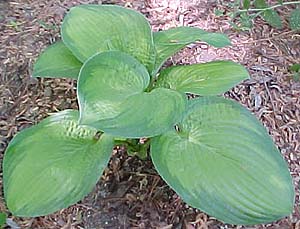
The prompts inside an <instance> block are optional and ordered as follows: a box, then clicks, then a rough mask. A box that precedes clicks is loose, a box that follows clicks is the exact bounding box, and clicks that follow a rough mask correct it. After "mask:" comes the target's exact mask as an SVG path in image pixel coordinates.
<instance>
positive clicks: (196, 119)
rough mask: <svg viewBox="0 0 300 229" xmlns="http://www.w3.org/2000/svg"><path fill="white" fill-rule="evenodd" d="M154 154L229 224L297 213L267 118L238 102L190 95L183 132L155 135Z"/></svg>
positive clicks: (183, 189) (199, 204) (171, 180)
mask: <svg viewBox="0 0 300 229" xmlns="http://www.w3.org/2000/svg"><path fill="white" fill-rule="evenodd" d="M151 157H152V160H153V163H154V165H155V168H156V169H157V170H158V172H159V173H160V175H161V176H162V177H163V179H164V180H165V181H166V182H167V183H168V184H169V185H170V186H171V187H172V188H173V189H174V190H175V191H176V192H177V194H178V195H180V196H181V197H182V198H183V200H184V201H185V202H186V203H187V204H189V205H191V206H192V207H196V208H199V209H200V210H202V211H204V212H206V213H208V214H209V215H211V216H214V217H216V218H217V219H219V220H222V221H224V222H226V223H231V224H243V225H253V224H260V223H267V222H272V221H275V220H277V219H280V218H282V217H284V216H287V215H289V214H290V213H291V212H292V209H293V203H294V196H295V194H294V188H293V184H292V179H291V176H290V173H289V170H288V167H287V164H286V162H285V161H284V160H283V158H282V156H281V154H280V152H279V151H278V149H277V148H276V147H275V145H274V143H273V141H272V139H271V138H270V136H269V135H268V133H267V131H266V130H265V128H264V127H263V126H262V125H261V123H260V122H259V121H258V120H257V119H256V118H255V117H254V116H253V115H252V114H251V113H250V112H249V111H248V110H246V109H245V108H243V107H242V106H241V105H239V104H237V103H236V102H233V101H230V100H226V99H224V98H218V97H202V98H198V99H193V100H190V101H189V108H188V111H187V113H186V116H185V117H184V119H183V122H182V123H181V124H180V125H179V132H176V131H170V132H168V133H165V134H163V135H162V136H158V137H155V138H153V139H152V141H151Z"/></svg>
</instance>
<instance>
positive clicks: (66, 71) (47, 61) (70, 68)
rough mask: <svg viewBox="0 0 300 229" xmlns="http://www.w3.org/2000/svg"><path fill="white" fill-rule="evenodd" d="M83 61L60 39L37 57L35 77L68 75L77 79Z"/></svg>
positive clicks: (34, 69) (34, 70)
mask: <svg viewBox="0 0 300 229" xmlns="http://www.w3.org/2000/svg"><path fill="white" fill-rule="evenodd" d="M81 66H82V63H81V62H80V61H79V60H77V59H76V57H75V56H74V55H73V54H72V53H71V51H70V50H69V49H68V48H67V47H66V46H65V45H64V43H63V42H61V41H58V42H56V43H54V44H52V45H50V46H49V47H48V48H47V49H46V50H45V51H44V52H43V53H42V54H41V55H40V56H39V58H38V59H37V62H36V63H35V65H34V68H33V74H32V76H33V77H51V78H58V77H66V78H73V79H77V78H78V74H79V71H80V68H81Z"/></svg>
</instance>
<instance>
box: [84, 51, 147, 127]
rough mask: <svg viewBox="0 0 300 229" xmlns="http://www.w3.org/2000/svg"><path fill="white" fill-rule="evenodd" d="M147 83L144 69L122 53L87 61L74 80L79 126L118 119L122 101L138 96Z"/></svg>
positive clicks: (100, 56) (103, 55)
mask: <svg viewBox="0 0 300 229" xmlns="http://www.w3.org/2000/svg"><path fill="white" fill-rule="evenodd" d="M149 81H150V76H149V74H148V72H147V69H146V68H145V67H144V66H143V65H142V64H141V63H139V62H138V61H137V60H136V59H134V58H133V57H131V56H129V55H128V54H126V53H123V52H120V51H108V52H103V53H100V54H96V55H95V56H93V57H91V58H90V59H89V60H88V61H87V62H86V63H85V64H84V66H83V67H82V70H81V72H80V77H79V80H78V100H79V107H80V123H81V124H87V125H89V124H92V123H95V122H99V121H101V120H104V119H109V118H114V117H115V116H117V115H119V114H120V113H121V107H120V106H121V104H122V103H123V102H124V101H125V100H126V98H128V97H129V96H131V95H134V94H139V93H142V92H143V91H144V90H145V89H146V88H147V86H148V84H149Z"/></svg>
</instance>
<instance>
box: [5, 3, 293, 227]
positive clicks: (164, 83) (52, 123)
mask: <svg viewBox="0 0 300 229" xmlns="http://www.w3.org/2000/svg"><path fill="white" fill-rule="evenodd" d="M61 37H62V41H58V42H56V43H55V44H53V45H51V46H50V47H49V48H47V49H46V50H45V51H44V52H43V53H42V54H41V56H40V57H39V59H38V60H37V62H36V64H35V66H34V71H33V76H34V77H37V76H39V77H69V78H73V79H75V80H77V97H78V103H79V111H77V110H65V111H61V112H58V113H56V114H53V115H51V116H50V117H48V118H46V119H45V120H43V121H41V122H40V123H39V124H38V125H36V126H33V127H30V128H28V129H25V130H23V131H22V132H20V133H18V134H17V135H16V136H15V137H14V138H13V140H12V141H11V142H10V144H9V146H8V147H7V149H6V152H5V155H4V161H3V180H4V195H5V199H6V203H7V206H8V208H9V210H10V211H11V212H12V213H13V214H14V215H16V216H24V217H34V216H41V215H46V214H49V213H52V212H54V211H57V210H59V209H62V208H66V207H68V206H70V205H71V204H74V203H76V202H77V201H79V200H81V199H82V198H83V197H84V196H86V195H87V194H88V193H89V192H90V191H91V190H92V188H93V186H94V185H95V184H96V183H97V181H98V180H99V178H100V177H101V175H102V173H103V170H104V168H105V167H106V166H107V163H108V161H109V158H110V155H111V152H112V149H113V147H114V146H115V145H116V144H124V145H127V146H128V149H130V150H131V151H134V150H136V151H139V150H141V151H143V152H144V153H145V152H147V150H149V153H150V157H151V159H152V161H153V163H154V166H155V168H156V169H157V171H158V172H159V174H160V175H161V177H162V178H163V179H164V180H165V181H166V183H168V184H169V185H170V187H171V188H172V189H173V190H174V191H175V192H176V193H177V194H178V195H179V196H181V197H182V199H183V200H184V201H185V202H186V203H187V204H189V205H190V206H192V207H195V208H198V209H200V210H202V211H204V212H206V213H207V214H209V215H211V216H214V217H216V218H217V219H219V220H221V221H224V222H227V223H232V224H245V225H250V224H258V223H265V222H271V221H274V220H277V219H280V218H282V217H284V216H287V215H289V214H290V213H291V211H292V209H293V202H294V189H293V185H292V179H291V176H290V173H289V170H288V167H287V164H286V162H285V161H284V160H283V158H282V156H281V154H280V152H279V151H278V149H277V148H276V146H275V145H274V143H273V142H272V140H271V138H270V136H269V135H268V133H267V131H266V129H265V128H264V127H263V126H262V124H261V123H260V122H259V121H258V120H257V119H256V118H255V117H254V116H253V115H252V114H251V113H250V112H249V111H248V110H247V109H245V108H244V107H243V106H241V105H239V104H238V103H237V102H235V101H232V100H229V99H224V98H222V97H220V96H218V95H220V94H223V93H224V92H226V91H227V90H229V89H230V88H232V87H233V86H234V85H236V84H238V83H239V82H241V81H242V80H244V79H247V78H248V77H249V75H248V73H247V71H246V70H245V68H244V67H242V66H241V65H239V64H237V63H234V62H231V61H213V62H209V63H201V64H192V65H187V66H172V67H167V68H164V69H163V70H161V71H160V69H161V67H162V65H163V63H164V62H165V61H166V60H167V59H168V58H169V57H170V56H172V55H173V54H174V53H175V52H177V51H178V50H180V49H181V48H183V47H184V46H185V45H187V44H190V43H193V42H195V41H198V40H201V41H204V42H207V43H208V44H210V45H212V46H215V47H223V46H226V45H230V41H229V40H228V38H227V37H226V36H225V35H222V34H219V33H209V32H206V31H203V30H201V29H199V28H190V27H177V28H173V29H169V30H166V31H159V32H152V31H151V28H150V26H149V24H148V22H147V20H146V19H145V18H144V17H143V15H141V14H139V13H138V12H135V11H133V10H130V9H126V8H122V7H118V6H112V5H82V6H77V7H74V8H72V9H71V10H70V11H69V13H68V14H67V15H66V17H65V18H64V21H63V24H62V27H61ZM186 94H192V95H199V96H189V98H190V99H188V97H187V95H186ZM195 97H196V98H195ZM140 138H143V139H145V138H146V139H148V140H146V143H145V144H140V143H138V142H139V141H138V139H140Z"/></svg>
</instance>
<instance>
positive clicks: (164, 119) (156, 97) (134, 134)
mask: <svg viewBox="0 0 300 229" xmlns="http://www.w3.org/2000/svg"><path fill="white" fill-rule="evenodd" d="M120 108H121V109H120V110H121V112H120V114H119V115H118V116H116V117H114V118H111V119H107V120H103V121H102V122H99V123H93V124H91V125H94V126H95V127H97V128H99V129H100V130H101V131H104V132H105V133H109V134H111V135H114V136H120V137H126V138H141V137H152V136H156V135H159V134H162V133H164V132H167V131H169V130H171V129H173V128H174V126H175V124H177V123H178V122H179V121H181V119H182V115H183V113H184V112H185V109H186V99H185V96H184V95H183V94H181V93H178V92H176V91H172V90H168V89H165V88H158V89H154V90H153V91H151V92H150V93H141V94H137V95H133V96H130V97H129V98H128V99H127V100H126V101H124V103H123V104H122V105H121V106H120Z"/></svg>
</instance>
